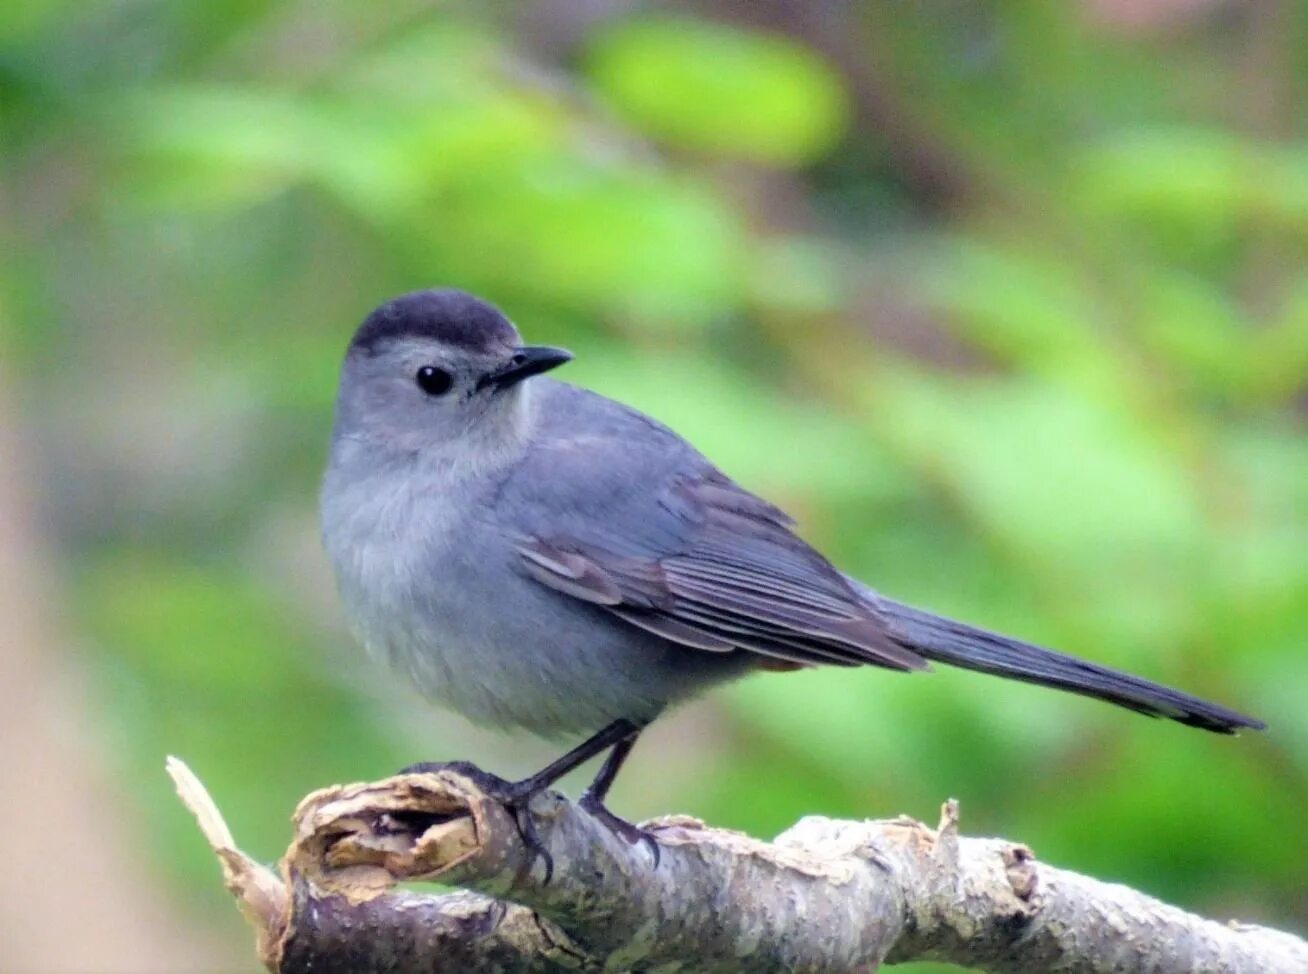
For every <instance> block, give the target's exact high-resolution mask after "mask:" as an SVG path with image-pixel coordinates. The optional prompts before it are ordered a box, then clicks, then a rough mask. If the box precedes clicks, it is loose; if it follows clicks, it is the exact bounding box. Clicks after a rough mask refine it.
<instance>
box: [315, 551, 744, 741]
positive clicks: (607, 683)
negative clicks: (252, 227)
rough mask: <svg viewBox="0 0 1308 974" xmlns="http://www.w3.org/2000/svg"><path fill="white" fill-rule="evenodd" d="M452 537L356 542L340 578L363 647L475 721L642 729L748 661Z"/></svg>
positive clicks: (506, 554)
mask: <svg viewBox="0 0 1308 974" xmlns="http://www.w3.org/2000/svg"><path fill="white" fill-rule="evenodd" d="M473 530H475V528H474V529H473ZM458 535H459V532H455V533H454V534H453V536H452V542H451V543H450V544H448V545H441V546H440V547H439V548H428V549H427V550H425V551H424V550H420V549H416V548H414V549H411V550H407V551H401V552H399V553H398V554H399V557H397V551H396V544H395V542H394V541H393V540H392V541H391V542H390V544H389V545H387V546H386V550H385V557H383V556H382V554H381V553H380V552H377V553H376V554H370V553H369V551H368V549H367V546H366V545H365V546H355V547H354V548H353V550H352V552H351V555H350V557H349V558H348V559H347V562H346V564H344V565H342V564H341V563H340V562H339V560H338V575H339V578H340V582H341V593H342V596H343V598H344V600H345V604H346V608H347V612H348V614H349V615H350V617H351V618H352V620H353V622H354V624H355V627H356V629H357V630H358V632H359V635H360V637H361V638H362V639H363V641H364V642H365V644H366V645H367V647H368V649H369V651H370V652H371V653H373V654H374V655H376V656H378V657H381V658H383V659H385V660H386V661H387V662H389V663H390V664H391V665H392V666H394V667H395V668H397V669H398V670H399V671H400V672H402V673H404V674H406V675H407V676H408V677H409V678H410V679H411V680H412V681H413V682H414V683H415V684H416V685H417V687H418V688H419V689H420V690H421V691H422V693H423V694H424V695H425V696H427V697H428V698H430V699H431V700H433V701H435V702H437V703H440V704H442V705H444V706H448V707H450V708H452V709H454V710H456V711H458V712H459V713H461V714H463V715H464V716H466V717H468V718H469V719H471V720H473V721H475V722H477V723H481V724H486V725H491V726H517V727H523V728H526V729H528V730H531V731H533V732H535V733H537V734H541V735H543V736H556V735H562V734H571V733H584V732H593V731H595V730H598V729H599V728H600V727H602V726H604V725H605V724H608V723H610V722H612V721H614V720H617V719H619V718H625V719H627V720H632V721H634V722H636V723H638V724H643V723H646V722H648V721H650V720H653V719H654V718H655V717H656V716H658V714H659V713H660V712H661V711H662V710H663V709H664V708H665V707H667V706H668V705H669V704H672V703H675V702H677V701H678V700H681V699H683V698H685V697H687V696H689V695H691V694H693V693H694V692H695V691H697V690H699V689H701V688H706V687H708V686H711V685H713V684H715V683H718V682H721V681H723V680H727V679H730V678H732V677H734V676H737V675H740V674H743V673H744V672H746V671H747V670H748V669H749V668H750V663H751V661H750V660H749V659H748V658H747V656H746V654H743V653H726V654H724V653H710V652H705V651H702V650H693V649H687V648H684V647H682V646H679V645H676V644H674V643H669V642H667V641H666V640H663V639H660V638H658V637H657V636H654V635H652V634H649V633H646V632H645V631H644V630H642V629H639V628H637V627H635V626H632V625H630V624H629V623H625V622H623V621H622V620H620V619H618V618H616V617H614V616H612V615H610V614H608V613H606V612H605V611H604V610H603V609H601V608H599V607H597V606H593V605H589V604H587V603H584V602H580V601H577V600H575V599H572V598H570V597H569V596H566V595H563V594H561V593H557V592H554V591H552V590H550V589H547V588H545V587H544V586H541V585H539V584H538V583H536V582H534V581H532V580H531V579H530V578H528V577H527V576H526V575H525V574H524V573H523V572H522V571H521V569H520V568H519V567H518V565H517V563H516V558H517V555H516V552H514V550H513V549H512V547H511V546H509V545H508V544H507V543H505V544H503V546H502V548H501V550H496V548H497V546H496V545H493V544H486V543H480V544H470V543H468V542H467V539H465V540H464V543H463V544H459V543H457V540H453V539H457V538H458ZM428 537H430V535H428ZM400 547H401V548H403V547H404V545H403V544H402V543H401V545H400ZM472 549H475V550H477V551H478V553H479V555H478V557H477V558H476V559H473V558H472V557H470V556H469V554H468V552H469V551H470V550H472Z"/></svg>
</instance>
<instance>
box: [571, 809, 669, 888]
mask: <svg viewBox="0 0 1308 974" xmlns="http://www.w3.org/2000/svg"><path fill="white" fill-rule="evenodd" d="M577 804H578V805H579V806H580V807H581V809H582V811H584V812H586V814H588V815H590V817H591V818H594V819H597V820H598V821H599V822H600V823H601V824H602V825H604V826H605V827H606V828H607V829H608V830H609V831H610V832H612V833H613V834H614V835H616V836H617V837H618V838H620V839H622V840H623V841H625V842H626V843H627V844H628V845H638V844H640V843H642V842H643V843H644V844H645V845H646V847H647V848H648V849H649V851H650V855H651V856H653V858H654V868H655V869H658V868H659V860H660V859H661V858H662V854H661V851H660V849H659V844H658V840H657V839H655V838H654V836H653V835H651V834H650V833H649V832H647V831H645V830H644V829H642V828H641V827H640V826H639V825H632V824H631V823H630V822H628V821H627V820H626V819H625V818H619V817H618V816H616V815H614V814H613V813H612V812H610V811H609V810H608V808H606V807H605V805H604V800H603V799H601V798H597V797H596V796H595V795H592V794H591V793H590V792H589V791H588V792H586V793H585V794H583V795H582V796H581V800H580V801H579V802H577Z"/></svg>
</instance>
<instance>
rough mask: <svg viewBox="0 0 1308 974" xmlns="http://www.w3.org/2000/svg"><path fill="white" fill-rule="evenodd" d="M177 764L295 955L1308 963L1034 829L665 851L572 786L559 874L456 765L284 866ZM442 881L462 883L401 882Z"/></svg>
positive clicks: (728, 967)
mask: <svg viewBox="0 0 1308 974" xmlns="http://www.w3.org/2000/svg"><path fill="white" fill-rule="evenodd" d="M169 772H170V773H171V774H172V775H173V778H174V780H175V781H176V783H177V787H178V792H179V794H180V795H181V797H182V800H183V801H184V802H185V803H186V804H187V806H188V807H189V808H190V809H191V810H192V811H193V812H194V813H195V814H196V817H197V818H198V820H199V822H200V827H201V829H202V830H203V831H204V833H205V835H206V837H207V838H208V840H209V843H210V845H211V846H212V847H213V849H214V851H215V852H216V853H217V855H218V857H219V860H220V861H221V863H222V866H223V870H224V874H225V876H226V880H227V886H228V889H229V890H231V891H232V893H233V895H234V896H235V897H236V899H237V901H238V903H239V904H240V905H241V908H242V910H243V911H244V912H245V915H246V917H247V919H249V920H250V922H251V923H252V925H253V926H254V928H255V931H256V935H257V939H258V945H259V953H260V956H261V957H262V959H263V961H264V963H265V964H266V965H267V966H268V968H269V970H271V971H274V972H278V974H300V972H308V971H313V972H316V974H335V972H338V971H339V972H342V974H344V972H350V974H369V972H402V971H419V970H421V971H430V972H441V971H522V972H527V971H531V972H537V971H564V970H570V971H577V970H580V971H600V970H606V971H626V970H651V969H655V968H659V967H661V966H664V967H666V969H686V968H684V967H682V966H676V967H674V966H673V965H685V964H686V963H687V962H688V961H692V962H693V969H694V970H695V971H724V972H725V971H731V972H756V971H757V972H764V971H769V972H770V971H777V972H780V971H873V970H875V969H876V968H877V967H878V965H879V964H881V963H882V962H883V961H884V962H888V963H897V962H902V961H908V960H925V959H930V960H943V961H951V962H953V963H957V964H963V965H967V966H971V967H981V968H983V969H985V970H987V971H992V972H1004V971H1013V972H1031V971H1041V970H1053V969H1056V970H1058V971H1063V972H1084V974H1097V972H1108V971H1113V972H1132V971H1141V972H1144V971H1148V972H1151V974H1172V972H1176V974H1182V972H1184V974H1192V972H1196V971H1211V972H1219V971H1220V972H1244V971H1249V972H1258V974H1269V972H1280V971H1284V972H1291V971H1297V972H1302V971H1305V970H1308V943H1305V942H1304V941H1302V940H1299V939H1298V938H1295V937H1293V936H1290V935H1289V934H1284V933H1279V932H1277V931H1275V930H1270V929H1267V928H1265V927H1254V926H1244V925H1235V924H1227V925H1224V924H1220V923H1215V922H1213V921H1210V920H1205V919H1202V918H1200V917H1197V916H1194V915H1192V914H1188V913H1185V912H1184V911H1182V910H1179V909H1177V908H1175V907H1172V906H1168V905H1167V904H1164V903H1161V902H1159V901H1157V900H1155V899H1152V898H1150V897H1148V896H1145V895H1144V894H1142V893H1138V892H1136V891H1134V890H1131V889H1128V888H1126V887H1124V886H1116V885H1110V884H1107V883H1102V882H1099V881H1097V880H1094V879H1090V878H1087V877H1084V876H1079V875H1076V874H1075V873H1070V872H1066V871H1064V870H1060V869H1055V868H1053V867H1051V866H1046V865H1044V864H1042V863H1038V862H1037V861H1036V860H1035V858H1034V857H1033V856H1032V854H1031V852H1030V850H1029V849H1027V848H1026V847H1025V846H1023V845H1019V844H1016V843H1012V842H1006V841H1003V840H1000V839H970V838H962V837H960V836H959V834H958V809H957V805H956V804H955V803H954V802H949V803H947V804H946V805H945V807H944V815H943V817H942V821H941V824H940V827H939V828H938V829H935V830H933V829H930V828H927V827H926V826H925V825H923V824H921V823H920V822H916V821H913V820H911V819H906V818H899V819H892V820H888V821H876V822H841V821H834V820H831V819H825V818H817V817H813V818H806V819H803V820H802V821H801V822H799V823H798V824H797V825H796V826H794V827H793V828H791V829H790V830H788V831H787V832H785V833H783V834H782V835H781V836H779V837H778V838H777V840H776V841H775V842H773V843H770V844H769V843H765V842H761V841H758V840H756V839H752V838H749V837H748V836H745V835H741V834H739V833H735V832H728V831H724V830H721V829H712V828H708V827H706V826H704V825H703V824H702V823H700V822H698V821H696V820H694V819H689V818H683V817H672V818H665V819H660V820H657V821H655V822H653V823H647V828H649V829H650V830H651V831H652V832H653V834H654V835H655V836H656V837H657V839H658V843H659V846H660V848H661V850H662V856H661V863H660V864H659V866H658V868H657V869H654V868H652V859H651V855H650V852H649V850H648V849H646V848H645V847H644V846H641V845H637V846H629V845H627V844H626V843H625V842H623V841H622V840H621V839H618V838H616V837H615V836H613V835H612V834H611V833H610V832H609V831H608V830H607V829H605V828H604V827H603V826H602V825H600V824H599V823H597V822H595V821H594V820H593V819H591V818H590V817H589V816H588V815H586V814H585V813H584V812H582V811H580V810H579V809H577V808H576V807H575V806H573V805H572V804H570V803H569V802H567V801H566V800H565V799H563V798H561V797H560V796H558V795H554V794H547V795H543V796H541V797H540V798H538V799H537V800H536V801H535V802H533V804H532V808H531V812H532V816H533V819H534V821H535V823H536V825H537V828H538V830H539V832H540V837H541V839H542V841H543V843H544V845H545V847H546V849H548V850H549V853H550V855H551V856H552V857H553V859H554V875H553V878H552V880H551V881H550V882H549V883H545V882H544V881H543V880H544V868H543V866H542V864H541V863H540V862H539V860H537V859H534V858H533V857H532V855H531V854H530V853H529V851H528V850H527V848H526V846H525V845H524V843H523V840H522V837H521V835H520V834H519V831H518V828H517V826H516V824H515V822H514V819H513V817H512V814H511V813H510V812H509V811H508V810H506V809H505V808H503V807H502V806H500V805H499V804H497V803H496V802H494V801H493V800H491V799H490V798H488V797H487V796H486V795H484V794H483V793H481V792H480V791H479V790H478V789H477V788H476V786H475V785H474V784H473V783H472V782H471V781H469V780H468V779H467V778H464V777H462V776H460V775H457V774H454V773H451V772H441V773H438V774H420V775H401V776H398V777H394V778H387V779H385V780H383V781H379V782H376V783H372V784H360V785H349V786H345V787H334V788H328V789H324V790H322V791H318V792H315V793H314V794H312V795H310V796H308V797H307V798H306V799H304V801H303V802H301V804H300V807H299V808H298V809H297V810H296V813H295V817H294V823H295V827H294V840H293V841H292V843H291V847H290V849H289V850H288V851H287V853H286V855H285V857H283V859H282V861H281V863H280V873H281V875H280V877H279V876H277V875H274V874H273V873H272V872H271V871H270V870H268V869H266V868H264V867H263V866H260V865H258V864H257V863H255V862H254V861H253V860H251V859H250V858H249V857H248V856H245V854H244V853H242V852H240V851H239V850H238V849H237V848H236V845H235V842H234V841H233V840H232V837H231V835H230V833H229V832H228V831H227V828H226V826H225V825H224V824H223V822H222V818H221V816H220V815H219V814H218V811H217V809H216V808H215V807H214V805H213V802H212V800H211V799H210V798H209V796H208V794H207V793H205V791H204V788H203V786H201V785H200V783H199V781H198V780H197V779H196V778H195V777H194V776H193V775H192V774H191V773H190V771H189V769H187V768H186V766H185V765H183V764H182V763H181V762H179V761H176V760H175V759H170V760H169ZM411 880H424V881H438V882H440V883H443V884H446V885H452V886H458V887H462V888H463V891H462V892H457V893H449V894H444V895H418V894H414V893H406V892H396V891H394V890H393V887H394V885H395V884H396V883H397V882H407V881H411Z"/></svg>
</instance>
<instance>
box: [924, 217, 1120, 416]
mask: <svg viewBox="0 0 1308 974" xmlns="http://www.w3.org/2000/svg"><path fill="white" fill-rule="evenodd" d="M923 273H924V276H925V280H924V282H923V283H924V288H925V291H926V293H927V294H928V295H929V298H930V300H931V302H932V303H933V304H934V305H935V306H936V307H937V308H938V309H939V310H940V311H942V312H944V317H945V320H946V321H947V322H948V323H950V324H952V325H953V326H954V327H955V328H956V329H957V331H958V333H959V334H960V335H962V336H964V337H965V338H967V339H969V340H970V341H973V342H975V343H976V344H977V345H978V346H980V347H981V348H984V349H985V350H986V351H987V352H989V353H991V354H992V355H995V356H998V357H999V358H1000V359H1002V360H1003V361H1005V362H1007V363H1011V364H1013V365H1016V366H1019V367H1021V368H1023V369H1025V370H1029V371H1031V372H1033V373H1035V374H1038V375H1046V376H1051V377H1057V378H1059V379H1061V380H1064V381H1069V382H1073V383H1076V384H1078V385H1081V386H1083V387H1087V388H1090V389H1091V390H1093V391H1095V392H1096V393H1097V394H1101V395H1104V396H1105V397H1106V398H1110V399H1111V398H1115V394H1116V393H1117V392H1118V389H1119V387H1120V383H1121V381H1122V367H1121V362H1120V360H1119V357H1118V354H1117V352H1116V350H1115V349H1114V347H1113V336H1112V334H1111V331H1110V329H1109V327H1108V322H1107V320H1106V315H1105V309H1103V308H1102V307H1101V305H1100V304H1099V301H1100V299H1099V298H1097V297H1096V295H1095V293H1094V291H1093V289H1092V287H1091V284H1090V282H1089V281H1088V280H1086V279H1085V278H1084V277H1083V275H1082V274H1081V273H1080V272H1079V271H1078V269H1077V267H1076V265H1075V264H1074V263H1073V262H1072V261H1071V260H1070V259H1069V258H1068V257H1067V256H1065V255H1062V254H1059V253H1057V252H1053V251H1051V250H1049V249H1048V248H1042V249H1039V250H1037V249H1035V248H1034V247H1031V246H1029V245H1026V244H1012V243H999V242H997V241H987V240H984V239H980V238H970V239H968V238H964V239H958V240H956V241H954V243H953V245H952V246H949V247H947V248H944V249H943V250H942V251H941V252H940V253H939V256H938V258H937V259H936V260H934V261H930V262H928V264H927V266H926V268H925V269H924V272H923Z"/></svg>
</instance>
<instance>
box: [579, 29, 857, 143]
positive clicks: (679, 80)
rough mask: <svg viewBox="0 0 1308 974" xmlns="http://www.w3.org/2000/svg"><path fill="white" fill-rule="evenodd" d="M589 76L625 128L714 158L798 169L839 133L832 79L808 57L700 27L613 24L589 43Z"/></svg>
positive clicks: (769, 41) (771, 42) (790, 47)
mask: <svg viewBox="0 0 1308 974" xmlns="http://www.w3.org/2000/svg"><path fill="white" fill-rule="evenodd" d="M590 74H591V76H592V77H593V78H594V80H595V84H596V85H597V86H598V88H599V90H600V91H601V93H602V94H603V95H604V96H605V97H606V98H607V99H608V100H609V101H610V103H611V104H612V105H613V106H614V108H615V109H616V110H617V111H618V112H619V113H620V114H621V115H622V116H623V117H624V118H627V119H629V120H630V121H631V122H632V123H633V124H635V125H637V126H639V127H640V128H642V129H644V130H645V131H647V132H649V133H650V134H652V135H654V136H656V137H658V138H661V139H666V140H668V141H669V142H674V143H677V144H679V145H684V146H687V147H689V148H692V149H697V150H702V151H707V152H712V153H717V154H722V155H729V156H739V157H743V158H750V159H757V160H759V161H761V162H766V163H773V164H776V165H798V164H801V163H804V162H808V161H810V160H812V159H815V158H817V157H819V156H821V155H822V154H823V153H825V152H826V151H827V150H828V149H830V147H831V146H832V145H833V144H834V143H835V142H836V140H837V139H839V138H840V136H841V135H842V133H843V132H844V129H845V126H846V124H847V115H848V105H847V102H846V96H845V93H844V90H843V88H842V87H841V83H840V80H839V78H838V77H837V76H836V75H835V73H834V72H833V71H832V70H831V69H830V67H828V66H827V65H826V64H825V63H824V62H823V61H822V60H821V59H820V58H819V57H818V56H817V55H816V54H814V53H813V52H812V51H810V50H808V49H806V48H804V47H801V46H799V45H798V44H796V43H794V42H793V41H790V40H786V39H784V38H782V37H778V36H766V35H763V34H756V33H749V32H746V31H744V30H740V29H736V28H731V27H726V26H721V25H714V24H708V23H705V22H703V21H695V20H689V19H673V18H667V17H658V18H649V19H641V20H629V21H626V22H624V23H621V24H619V25H618V26H616V27H614V28H613V29H611V30H609V31H606V32H604V33H602V34H601V35H600V36H599V37H598V38H596V39H595V41H594V42H593V43H592V46H591V50H590Z"/></svg>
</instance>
